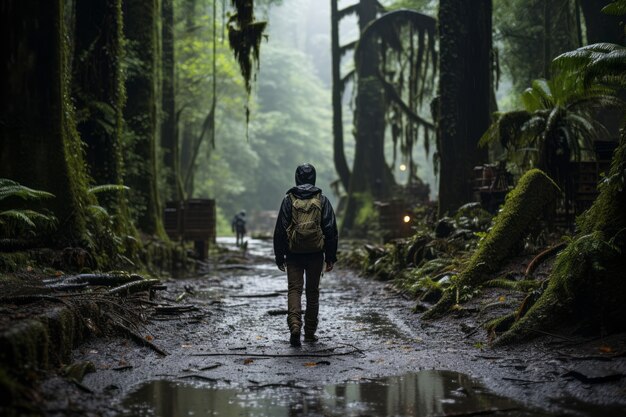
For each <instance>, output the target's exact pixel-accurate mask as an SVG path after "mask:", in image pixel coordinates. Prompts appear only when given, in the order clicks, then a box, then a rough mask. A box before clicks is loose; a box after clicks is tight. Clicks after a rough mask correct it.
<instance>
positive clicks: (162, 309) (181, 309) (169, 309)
mask: <svg viewBox="0 0 626 417" xmlns="http://www.w3.org/2000/svg"><path fill="white" fill-rule="evenodd" d="M197 310H198V307H196V306H194V305H192V304H186V305H181V306H172V305H167V306H163V305H160V306H156V307H155V308H154V312H155V313H157V314H182V313H186V312H189V311H197Z"/></svg>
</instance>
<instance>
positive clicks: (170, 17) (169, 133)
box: [161, 0, 183, 200]
mask: <svg viewBox="0 0 626 417" xmlns="http://www.w3.org/2000/svg"><path fill="white" fill-rule="evenodd" d="M162 33H163V80H162V86H163V121H162V123H161V147H162V149H163V168H164V171H165V198H166V199H167V200H182V198H183V196H182V184H181V176H180V168H179V156H178V154H179V147H178V129H177V125H176V101H175V94H174V91H175V90H174V81H175V79H176V78H175V74H174V63H175V60H174V1H173V0H163V27H162Z"/></svg>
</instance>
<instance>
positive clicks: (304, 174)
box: [296, 164, 316, 185]
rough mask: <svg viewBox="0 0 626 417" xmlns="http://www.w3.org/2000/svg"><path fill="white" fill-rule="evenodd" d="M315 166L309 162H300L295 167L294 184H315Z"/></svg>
mask: <svg viewBox="0 0 626 417" xmlns="http://www.w3.org/2000/svg"><path fill="white" fill-rule="evenodd" d="M315 177H316V174H315V167H314V166H313V165H311V164H302V165H300V166H299V167H298V168H296V185H302V184H311V185H315Z"/></svg>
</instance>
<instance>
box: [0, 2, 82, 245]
mask: <svg viewBox="0 0 626 417" xmlns="http://www.w3.org/2000/svg"><path fill="white" fill-rule="evenodd" d="M64 3H65V2H63V1H61V0H5V1H3V2H2V4H1V5H0V36H1V37H2V40H3V41H2V42H1V43H0V45H1V46H0V57H1V58H2V59H1V62H2V63H1V64H0V91H2V94H0V149H2V152H1V153H0V177H4V178H9V179H12V180H15V181H18V182H20V183H22V184H24V185H27V186H29V187H34V188H38V189H42V190H45V191H48V192H51V193H53V194H54V195H55V196H56V198H55V199H53V200H52V201H50V202H49V203H48V207H49V208H50V209H51V210H52V211H53V212H54V214H55V216H56V217H57V218H58V220H59V227H58V231H57V233H56V236H54V244H55V245H71V244H77V243H79V242H80V241H82V240H83V239H84V237H85V217H84V216H85V212H84V208H85V207H87V205H88V204H90V202H89V197H88V196H87V192H86V190H87V188H86V187H87V175H86V172H85V169H84V162H83V151H82V147H81V142H80V138H79V136H78V133H77V131H76V124H75V121H74V114H73V105H72V102H71V101H70V92H69V79H70V74H69V73H68V72H69V71H68V62H69V57H68V50H69V45H68V39H69V37H68V33H67V30H66V26H65V22H64V18H63V16H64V7H63V5H64Z"/></svg>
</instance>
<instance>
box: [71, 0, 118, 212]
mask: <svg viewBox="0 0 626 417" xmlns="http://www.w3.org/2000/svg"><path fill="white" fill-rule="evenodd" d="M122 25H123V21H122V0H93V1H90V2H77V3H76V23H75V36H74V39H75V40H74V65H73V74H74V78H73V83H72V87H73V95H74V97H75V101H76V107H77V114H78V120H77V122H78V131H79V132H80V136H81V138H82V140H83V142H84V143H85V145H86V146H85V150H86V161H87V165H88V168H89V172H90V174H91V177H92V179H93V181H94V183H95V184H97V185H101V184H122V166H123V165H122V151H121V145H122V135H123V128H124V127H123V125H124V120H123V109H124V104H125V101H126V99H125V94H124V77H123V72H122V58H123V28H122ZM101 199H103V200H101V201H100V203H102V204H104V205H105V206H106V207H107V209H109V210H111V211H113V212H115V213H118V214H119V213H120V212H122V211H125V208H124V207H123V206H125V196H124V195H123V194H122V193H107V194H106V195H104V194H103V195H102V197H101Z"/></svg>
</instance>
